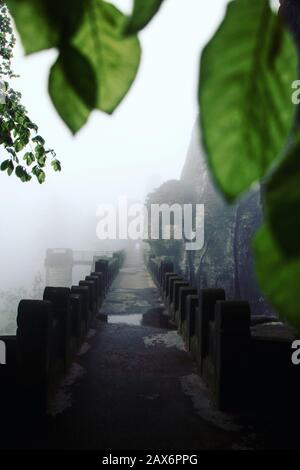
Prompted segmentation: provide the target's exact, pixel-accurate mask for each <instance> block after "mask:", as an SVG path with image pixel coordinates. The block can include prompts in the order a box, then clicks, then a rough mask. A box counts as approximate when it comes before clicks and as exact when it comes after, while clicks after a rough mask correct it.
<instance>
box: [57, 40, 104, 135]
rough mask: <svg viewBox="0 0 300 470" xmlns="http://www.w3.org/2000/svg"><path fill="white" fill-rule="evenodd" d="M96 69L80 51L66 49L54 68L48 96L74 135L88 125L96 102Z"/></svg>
mask: <svg viewBox="0 0 300 470" xmlns="http://www.w3.org/2000/svg"><path fill="white" fill-rule="evenodd" d="M96 90H97V83H96V77H95V73H94V70H93V68H92V67H91V65H90V63H89V62H88V61H87V60H86V58H85V57H83V56H82V55H81V54H80V53H79V52H78V51H76V50H74V49H72V48H71V47H66V48H64V49H63V50H62V51H61V54H60V56H59V58H58V60H57V61H56V63H55V64H54V65H53V67H52V68H51V71H50V77H49V94H50V96H51V98H52V101H53V103H54V105H55V107H56V109H57V111H58V113H59V115H60V116H61V118H62V119H63V120H64V121H65V123H66V124H67V125H68V127H69V128H70V130H71V131H72V132H73V133H74V134H75V133H76V132H78V131H79V129H81V127H82V126H83V125H84V124H85V123H86V121H87V120H88V118H89V115H90V113H91V111H92V109H93V107H94V105H95V102H96Z"/></svg>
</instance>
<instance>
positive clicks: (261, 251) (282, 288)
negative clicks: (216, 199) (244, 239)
mask: <svg viewBox="0 0 300 470" xmlns="http://www.w3.org/2000/svg"><path fill="white" fill-rule="evenodd" d="M254 252H255V258H256V272H257V277H258V281H259V283H260V286H261V288H262V289H263V292H264V294H265V295H266V297H267V299H269V300H270V301H271V302H272V304H273V306H274V307H275V308H276V309H277V311H278V312H279V313H280V316H281V318H282V319H283V320H287V321H288V322H289V323H290V324H291V325H293V326H294V327H295V328H297V330H298V331H300V316H299V279H300V256H295V257H287V256H285V255H284V254H283V253H282V251H281V250H280V248H279V247H278V244H277V243H276V241H275V240H274V237H273V235H272V232H271V231H270V229H269V227H268V226H267V225H265V226H264V227H263V228H262V229H261V231H260V232H259V233H258V234H257V236H256V239H255V241H254Z"/></svg>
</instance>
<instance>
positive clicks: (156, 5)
mask: <svg viewBox="0 0 300 470" xmlns="http://www.w3.org/2000/svg"><path fill="white" fill-rule="evenodd" d="M163 1H164V0H146V1H145V0H135V1H134V6H133V12H132V15H131V17H130V18H129V19H128V23H127V25H126V27H125V33H126V34H134V33H137V32H138V31H140V30H141V29H143V28H144V27H145V26H147V24H148V23H149V22H150V21H151V20H152V18H153V16H154V15H156V13H157V12H158V10H159V9H160V7H161V5H162V3H163Z"/></svg>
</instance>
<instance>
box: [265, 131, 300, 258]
mask: <svg viewBox="0 0 300 470" xmlns="http://www.w3.org/2000/svg"><path fill="white" fill-rule="evenodd" d="M265 212H266V217H267V220H268V222H269V225H270V228H271V229H272V232H273V235H274V237H275V238H276V240H277V242H278V244H279V245H280V247H281V249H282V250H283V251H284V253H285V254H286V255H287V256H300V242H299V228H300V135H298V136H297V138H296V141H295V142H294V143H293V145H291V147H290V149H289V151H288V153H287V155H286V157H285V158H284V160H283V161H282V163H281V165H280V166H279V167H278V169H277V170H276V171H275V172H274V173H273V174H272V176H271V177H270V179H269V181H268V183H267V184H266V187H265Z"/></svg>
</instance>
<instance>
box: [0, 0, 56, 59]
mask: <svg viewBox="0 0 300 470" xmlns="http://www.w3.org/2000/svg"><path fill="white" fill-rule="evenodd" d="M6 3H7V5H8V7H9V9H10V12H11V14H12V16H13V18H14V20H15V23H16V26H17V29H18V32H19V33H20V36H21V39H22V43H23V46H24V49H25V52H26V54H31V53H33V52H38V51H41V50H43V49H50V48H52V47H56V46H58V44H59V30H58V29H57V28H54V27H53V25H52V23H51V21H50V17H49V16H48V15H47V8H46V6H47V2H45V1H44V0H7V1H6Z"/></svg>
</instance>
